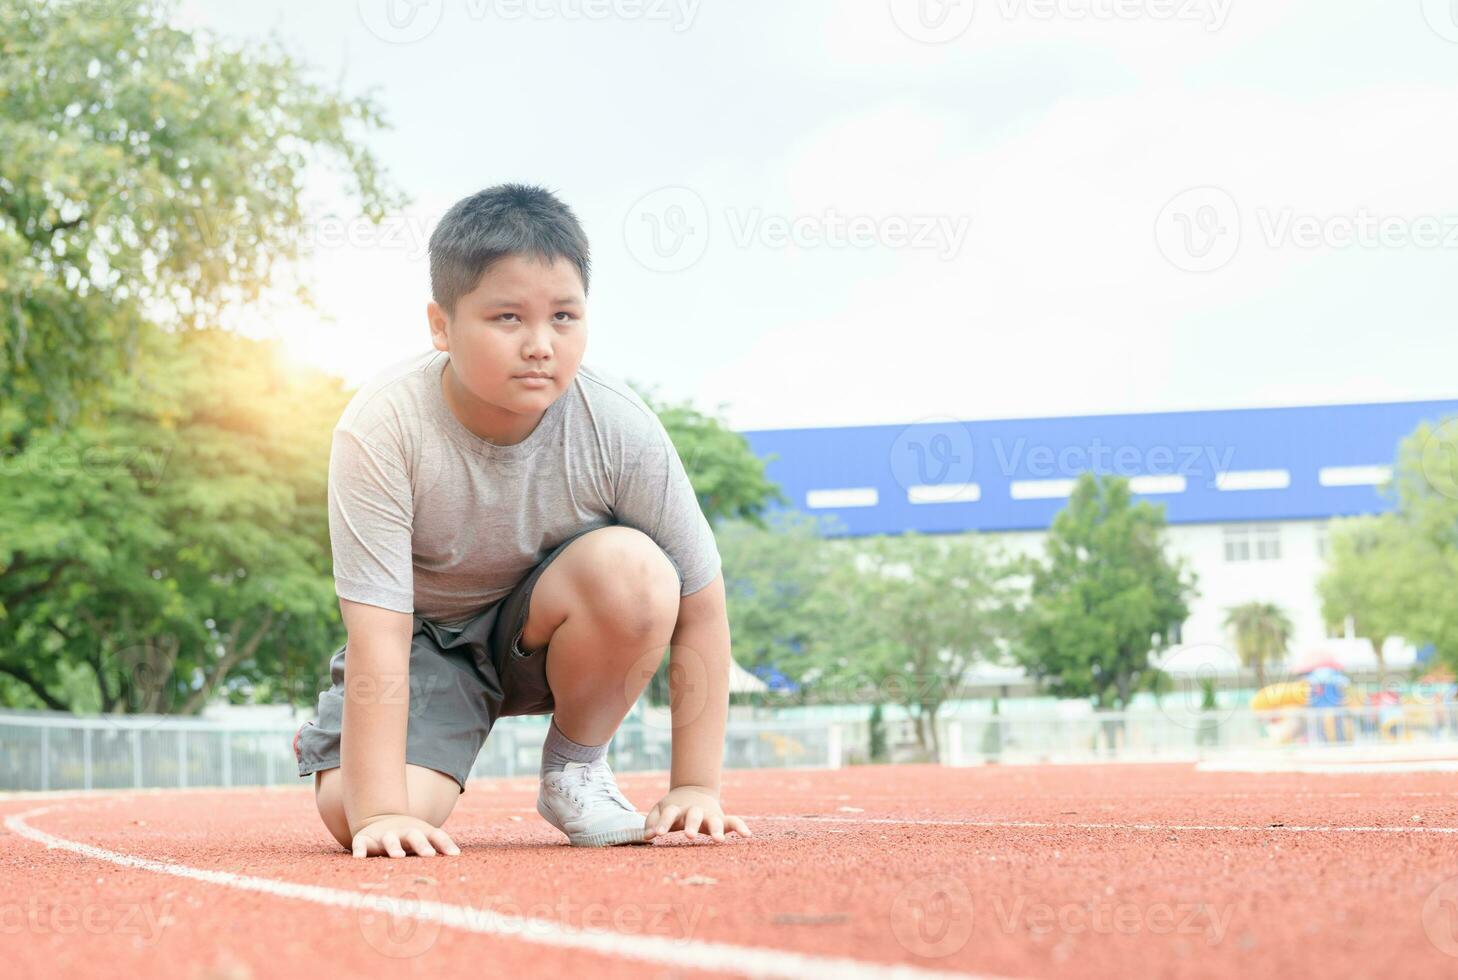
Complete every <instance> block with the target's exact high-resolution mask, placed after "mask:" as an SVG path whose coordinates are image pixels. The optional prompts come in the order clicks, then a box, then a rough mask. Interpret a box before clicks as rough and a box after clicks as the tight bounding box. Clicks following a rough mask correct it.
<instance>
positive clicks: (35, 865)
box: [0, 766, 1458, 980]
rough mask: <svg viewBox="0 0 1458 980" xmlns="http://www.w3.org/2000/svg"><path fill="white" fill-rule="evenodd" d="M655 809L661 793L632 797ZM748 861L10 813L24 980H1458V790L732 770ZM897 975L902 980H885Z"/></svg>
mask: <svg viewBox="0 0 1458 980" xmlns="http://www.w3.org/2000/svg"><path fill="white" fill-rule="evenodd" d="M621 782H622V784H623V788H624V791H625V792H626V793H627V794H628V795H629V796H630V797H631V798H632V799H633V800H634V801H635V802H636V803H637V804H638V805H639V807H640V808H642V809H645V810H646V809H647V807H648V806H649V805H651V803H652V802H653V801H654V800H655V799H656V798H657V795H658V794H659V793H661V791H662V790H663V788H664V785H665V778H664V775H663V774H661V773H659V774H645V775H624V776H623V777H622V778H621ZM724 795H725V799H726V801H727V802H728V803H729V805H730V807H731V810H732V811H734V812H738V813H742V814H745V815H751V816H754V817H755V818H756V819H753V820H752V822H751V826H752V828H753V830H754V832H755V836H754V837H753V838H751V839H735V838H731V843H729V844H725V845H716V844H713V843H710V842H705V841H700V842H697V843H694V842H689V841H687V840H685V839H684V838H683V837H682V835H674V836H673V837H672V838H669V839H666V840H661V841H659V842H657V843H654V844H653V845H650V846H646V847H633V848H613V849H608V850H600V851H599V850H586V849H573V848H570V847H567V846H566V844H565V841H564V840H563V839H562V838H561V836H560V835H559V834H557V832H556V831H555V830H553V829H552V828H551V827H549V826H547V825H546V824H545V823H544V822H543V821H542V820H541V819H540V818H539V817H538V816H537V815H536V813H535V812H534V810H533V809H532V807H533V802H534V799H535V783H534V781H530V780H502V781H494V782H493V781H488V782H475V783H472V784H471V786H470V789H469V791H468V792H467V793H466V795H465V796H464V797H463V798H462V800H461V803H460V804H459V806H458V808H457V810H456V812H455V814H454V815H453V816H452V817H451V821H450V823H449V824H448V828H449V829H450V830H451V831H452V833H453V834H454V836H455V839H456V841H457V842H458V843H459V844H460V845H461V846H462V848H463V853H462V855H461V856H459V857H457V858H446V857H438V858H409V859H404V860H395V861H391V860H387V859H382V858H371V859H369V860H365V861H360V860H355V859H353V858H350V857H348V856H347V855H345V854H344V853H343V852H342V851H340V850H339V849H338V848H337V847H336V846H335V845H334V843H333V841H332V840H330V839H329V838H327V837H326V836H325V834H324V831H323V829H322V827H321V826H320V825H319V823H318V819H317V817H316V816H315V814H314V811H313V802H312V798H311V794H310V792H309V790H308V788H307V787H300V788H299V789H285V790H269V791H260V790H234V791H215V790H209V791H191V792H159V793H127V794H115V795H111V794H107V795H103V794H95V795H85V796H83V795H71V796H50V797H42V796H30V797H27V798H18V797H10V798H3V799H0V817H3V818H4V822H3V828H4V829H3V831H0V833H3V844H4V846H3V849H0V883H3V895H0V933H3V935H4V950H5V952H4V965H3V967H0V972H3V973H4V974H6V975H9V976H21V977H80V976H91V975H109V976H138V975H145V976H148V977H159V978H171V977H181V978H188V980H195V978H223V980H242V978H254V977H257V978H262V977H291V976H301V977H302V976H307V977H310V978H314V980H319V978H329V977H356V976H359V977H366V976H387V975H388V976H406V975H408V976H430V977H448V976H454V975H470V976H481V975H483V973H485V974H487V975H490V974H495V973H497V972H498V971H507V972H508V973H509V974H522V975H546V976H556V975H570V974H571V973H573V972H575V971H580V972H581V974H582V975H584V976H586V975H590V976H593V977H599V976H606V977H619V976H621V977H644V976H648V977H689V976H718V975H723V976H734V975H782V976H790V977H806V976H824V977H842V976H852V977H854V976H865V977H879V976H894V975H896V973H897V972H899V973H900V975H902V976H904V977H906V978H908V980H912V978H925V977H931V976H938V975H948V974H973V975H979V976H993V977H1006V978H1023V977H1049V978H1059V977H1070V978H1071V977H1095V978H1098V977H1109V978H1115V977H1117V978H1123V977H1131V976H1157V977H1229V976H1240V977H1241V978H1242V980H1265V978H1271V980H1276V978H1283V980H1285V978H1296V977H1324V978H1333V977H1391V978H1404V980H1406V978H1417V977H1453V976H1458V782H1455V780H1454V778H1453V777H1452V776H1451V775H1444V774H1438V773H1397V774H1362V775H1358V774H1346V775H1340V776H1329V775H1292V774H1263V775H1250V774H1237V773H1199V772H1195V771H1194V770H1193V769H1192V768H1191V767H1188V766H1103V767H1091V768H1060V767H1041V768H998V767H990V768H976V769H943V768H937V767H930V766H905V767H894V768H885V767H874V768H851V769H843V770H839V771H828V772H818V771H790V772H768V771H765V772H733V773H729V774H728V775H727V777H726V786H725V790H724ZM893 966H894V967H897V968H899V970H892V969H888V968H889V967H893Z"/></svg>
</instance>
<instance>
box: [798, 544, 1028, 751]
mask: <svg viewBox="0 0 1458 980" xmlns="http://www.w3.org/2000/svg"><path fill="white" fill-rule="evenodd" d="M830 547H831V555H832V559H831V560H830V562H829V570H828V572H827V574H826V575H825V576H824V577H823V578H822V579H821V581H820V582H819V583H818V587H817V588H816V589H815V591H814V592H812V593H811V595H810V596H809V598H808V599H807V602H806V604H805V608H804V610H803V615H804V616H805V617H806V619H807V621H808V623H809V624H810V625H811V626H812V628H813V632H812V633H811V634H810V636H809V638H808V639H809V642H808V653H809V660H810V662H811V663H812V664H813V665H814V667H813V670H814V674H813V676H814V679H815V682H816V684H817V685H818V686H820V687H821V688H823V689H825V691H826V692H827V693H828V694H829V698H830V699H832V700H850V701H859V702H861V703H864V702H865V701H866V700H867V699H869V700H871V701H873V702H880V701H882V700H885V701H889V702H893V703H897V704H900V705H901V706H902V707H904V708H906V710H907V712H908V713H909V714H910V715H911V717H912V718H913V719H915V721H916V724H917V729H916V731H917V739H918V741H919V742H920V744H921V746H922V748H923V750H924V751H925V752H926V754H927V756H928V757H929V758H931V759H933V760H934V759H937V758H938V757H939V753H940V748H941V747H940V744H939V741H938V736H937V728H936V720H937V713H938V711H939V710H940V709H941V707H942V705H943V704H945V703H946V702H947V701H949V700H955V699H957V698H960V697H962V696H963V692H964V687H963V686H964V683H965V679H966V675H967V672H968V671H969V670H971V668H972V667H973V666H974V665H975V664H978V663H1000V662H1002V661H1003V659H1004V657H1005V656H1006V654H1007V651H1008V650H1009V648H1010V645H1011V638H1012V633H1013V629H1014V624H1015V619H1014V611H1015V609H1016V605H1017V595H1018V593H1017V589H1016V583H1015V578H1016V569H1015V566H1014V564H1013V563H1011V562H1009V561H1007V560H1006V559H1005V558H1004V557H1003V556H1002V554H1001V553H1000V552H999V551H997V550H996V549H994V548H991V547H990V546H988V545H987V544H986V543H985V542H984V541H983V540H982V539H980V538H978V537H977V536H976V535H960V536H945V535H934V536H928V535H922V534H918V533H916V532H907V533H905V534H901V535H896V536H888V535H877V536H873V537H866V538H855V539H849V540H838V541H834V542H831V543H830Z"/></svg>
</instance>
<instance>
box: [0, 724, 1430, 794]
mask: <svg viewBox="0 0 1458 980" xmlns="http://www.w3.org/2000/svg"><path fill="white" fill-rule="evenodd" d="M295 730H296V729H295V728H294V727H293V726H292V725H290V726H289V727H286V728H285V727H278V726H272V727H260V726H257V725H255V726H252V727H230V726H227V725H223V724H219V723H217V722H209V721H204V720H201V719H196V718H172V717H158V716H146V715H107V716H102V717H84V718H83V717H75V716H71V715H64V714H51V713H45V712H37V713H27V712H0V791H15V790H78V789H79V790H86V789H126V788H135V789H143V788H185V787H196V786H270V785H293V784H296V783H297V782H298V781H299V776H298V764H297V763H296V762H295V760H294V754H293V737H294V732H295ZM908 730H909V729H908V728H907V727H906V726H904V725H903V726H902V727H901V728H900V729H897V730H895V731H896V733H897V734H896V738H895V739H893V740H892V741H893V744H892V745H891V746H890V749H891V751H890V757H891V759H892V760H893V761H913V760H916V759H923V758H926V755H925V753H924V752H919V751H918V748H919V747H918V746H916V745H912V744H911V743H909V742H908V741H907V735H906V732H907V731H908ZM546 732H547V724H546V718H545V717H536V716H531V717H522V718H516V717H513V718H503V719H501V720H500V721H499V722H498V723H497V725H496V728H495V729H494V730H493V731H492V733H491V737H490V738H488V739H487V740H486V744H485V747H484V748H483V749H482V750H481V754H480V755H479V756H478V757H477V759H476V763H475V766H474V767H473V769H472V770H471V775H472V776H473V777H483V778H484V777H499V776H518V775H527V774H531V773H535V772H536V771H537V767H538V764H539V761H540V758H541V748H542V741H543V739H544V738H545V737H546ZM672 736H673V733H672V730H671V729H670V728H669V726H668V725H667V723H666V722H662V723H653V722H651V721H644V720H637V719H634V720H630V721H628V722H626V723H624V724H623V726H622V727H621V728H620V729H619V730H618V732H617V734H616V735H615V736H614V737H613V740H612V742H611V743H610V746H609V750H608V761H609V762H610V764H611V765H612V766H613V768H614V769H615V770H617V771H619V772H634V771H645V770H665V769H667V768H669V761H670V750H671V746H672ZM898 739H899V741H898ZM937 742H938V744H939V746H940V750H941V751H940V761H942V762H944V763H946V764H949V765H954V766H955V765H978V764H981V763H986V762H1001V763H1038V762H1099V761H1168V762H1180V761H1196V760H1202V759H1209V758H1213V757H1218V756H1221V755H1230V754H1232V753H1250V752H1256V753H1262V752H1282V751H1290V750H1294V749H1302V748H1312V747H1321V748H1327V749H1332V750H1335V751H1342V750H1346V749H1380V750H1383V751H1389V750H1407V751H1409V752H1411V751H1414V750H1417V751H1421V752H1426V753H1428V754H1433V753H1438V754H1449V755H1452V756H1453V757H1454V758H1458V706H1455V705H1453V704H1449V703H1439V704H1405V705H1392V706H1386V707H1364V708H1318V709H1308V710H1284V711H1278V712H1261V713H1257V712H1253V711H1251V710H1250V709H1249V708H1233V707H1232V708H1225V709H1221V710H1219V711H1211V712H1193V713H1182V712H1180V711H1176V710H1173V709H1171V710H1156V711H1151V710H1139V711H1126V712H1106V713H1086V714H1078V715H1073V714H1068V713H1066V712H1062V711H1039V712H1036V713H1019V714H1008V715H1001V716H995V715H986V716H976V715H969V714H966V713H961V714H957V715H954V716H951V717H947V718H943V719H941V720H939V722H938V724H937ZM870 744H871V730H870V725H869V724H868V723H867V722H866V721H865V720H836V721H809V720H801V719H777V720H774V721H744V720H731V721H730V723H729V725H728V728H727V731H726V734H725V740H724V765H725V767H726V768H729V769H765V768H838V767H840V766H841V765H844V764H847V763H857V762H864V761H870V758H871V753H870ZM898 748H899V750H900V751H898Z"/></svg>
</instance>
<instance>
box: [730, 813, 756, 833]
mask: <svg viewBox="0 0 1458 980" xmlns="http://www.w3.org/2000/svg"><path fill="white" fill-rule="evenodd" d="M724 823H725V825H726V826H727V827H728V828H729V829H730V830H732V831H734V832H735V833H736V834H742V835H743V836H745V837H753V836H754V835H753V834H752V833H750V831H749V827H748V826H747V825H746V824H745V822H744V821H743V820H740V819H739V818H738V817H725V818H724Z"/></svg>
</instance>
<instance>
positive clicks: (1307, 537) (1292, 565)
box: [983, 520, 1327, 659]
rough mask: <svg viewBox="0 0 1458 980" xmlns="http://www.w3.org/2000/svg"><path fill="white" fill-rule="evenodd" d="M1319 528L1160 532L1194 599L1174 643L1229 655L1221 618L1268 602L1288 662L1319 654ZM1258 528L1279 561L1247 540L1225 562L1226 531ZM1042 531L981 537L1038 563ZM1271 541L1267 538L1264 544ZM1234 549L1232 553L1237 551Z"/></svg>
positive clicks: (1267, 525)
mask: <svg viewBox="0 0 1458 980" xmlns="http://www.w3.org/2000/svg"><path fill="white" fill-rule="evenodd" d="M1326 527H1327V522H1326V521H1324V520H1323V521H1262V522H1257V523H1251V524H1174V525H1170V526H1169V527H1167V528H1166V530H1165V536H1166V537H1165V540H1166V541H1167V542H1168V546H1169V548H1168V550H1169V552H1170V554H1171V555H1172V556H1179V557H1181V558H1183V559H1184V560H1185V562H1186V564H1187V565H1188V567H1189V568H1190V569H1191V570H1193V571H1194V572H1195V574H1196V575H1197V576H1198V581H1197V583H1196V588H1197V589H1198V591H1199V595H1198V596H1196V597H1195V598H1194V599H1193V600H1191V602H1190V616H1189V618H1188V619H1187V620H1185V622H1184V623H1183V624H1182V628H1181V636H1180V643H1181V645H1185V646H1189V645H1194V644H1213V645H1215V646H1220V647H1224V648H1226V649H1231V650H1233V647H1234V644H1233V643H1232V642H1231V639H1230V637H1229V635H1228V633H1227V631H1226V630H1225V626H1224V622H1225V611H1226V610H1227V609H1228V608H1230V607H1231V606H1236V605H1240V604H1241V603H1245V602H1257V601H1258V602H1273V603H1275V604H1276V605H1278V606H1280V607H1281V608H1282V609H1284V610H1285V611H1286V614H1287V616H1289V617H1290V619H1291V625H1292V627H1293V630H1294V633H1293V636H1292V640H1291V646H1290V653H1291V656H1292V658H1295V659H1300V658H1301V657H1303V656H1304V655H1306V654H1308V653H1310V652H1312V651H1314V650H1319V649H1321V648H1322V646H1323V644H1324V641H1325V640H1326V638H1327V630H1326V624H1325V622H1324V621H1323V619H1322V615H1321V600H1320V598H1319V597H1318V596H1317V593H1316V582H1317V579H1318V578H1320V576H1321V573H1322V571H1323V569H1324V568H1325V565H1326V562H1325V559H1324V558H1323V557H1322V548H1323V541H1324V538H1325V535H1326ZM1228 528H1229V529H1239V530H1237V531H1236V532H1235V533H1238V534H1241V533H1244V531H1245V529H1254V528H1261V529H1264V530H1265V533H1266V534H1267V535H1270V533H1271V532H1272V531H1274V532H1275V534H1274V538H1275V540H1276V541H1278V542H1279V549H1280V556H1279V557H1266V558H1260V557H1257V555H1256V544H1255V540H1254V538H1253V537H1252V538H1250V539H1249V548H1250V557H1249V558H1248V559H1246V560H1235V561H1231V560H1227V558H1226V548H1225V544H1226V535H1227V529H1228ZM1046 536H1047V535H1046V532H1044V531H1015V532H996V533H988V534H985V535H984V536H983V537H984V538H985V539H986V540H987V541H988V543H989V544H992V545H995V546H997V547H1000V548H1002V549H1003V550H1004V551H1005V552H1006V553H1007V554H1009V555H1031V556H1035V557H1041V556H1042V554H1043V541H1044V539H1045V537H1046ZM1266 540H1267V541H1269V540H1271V538H1270V537H1267V538H1266ZM1237 550H1238V549H1237Z"/></svg>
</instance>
